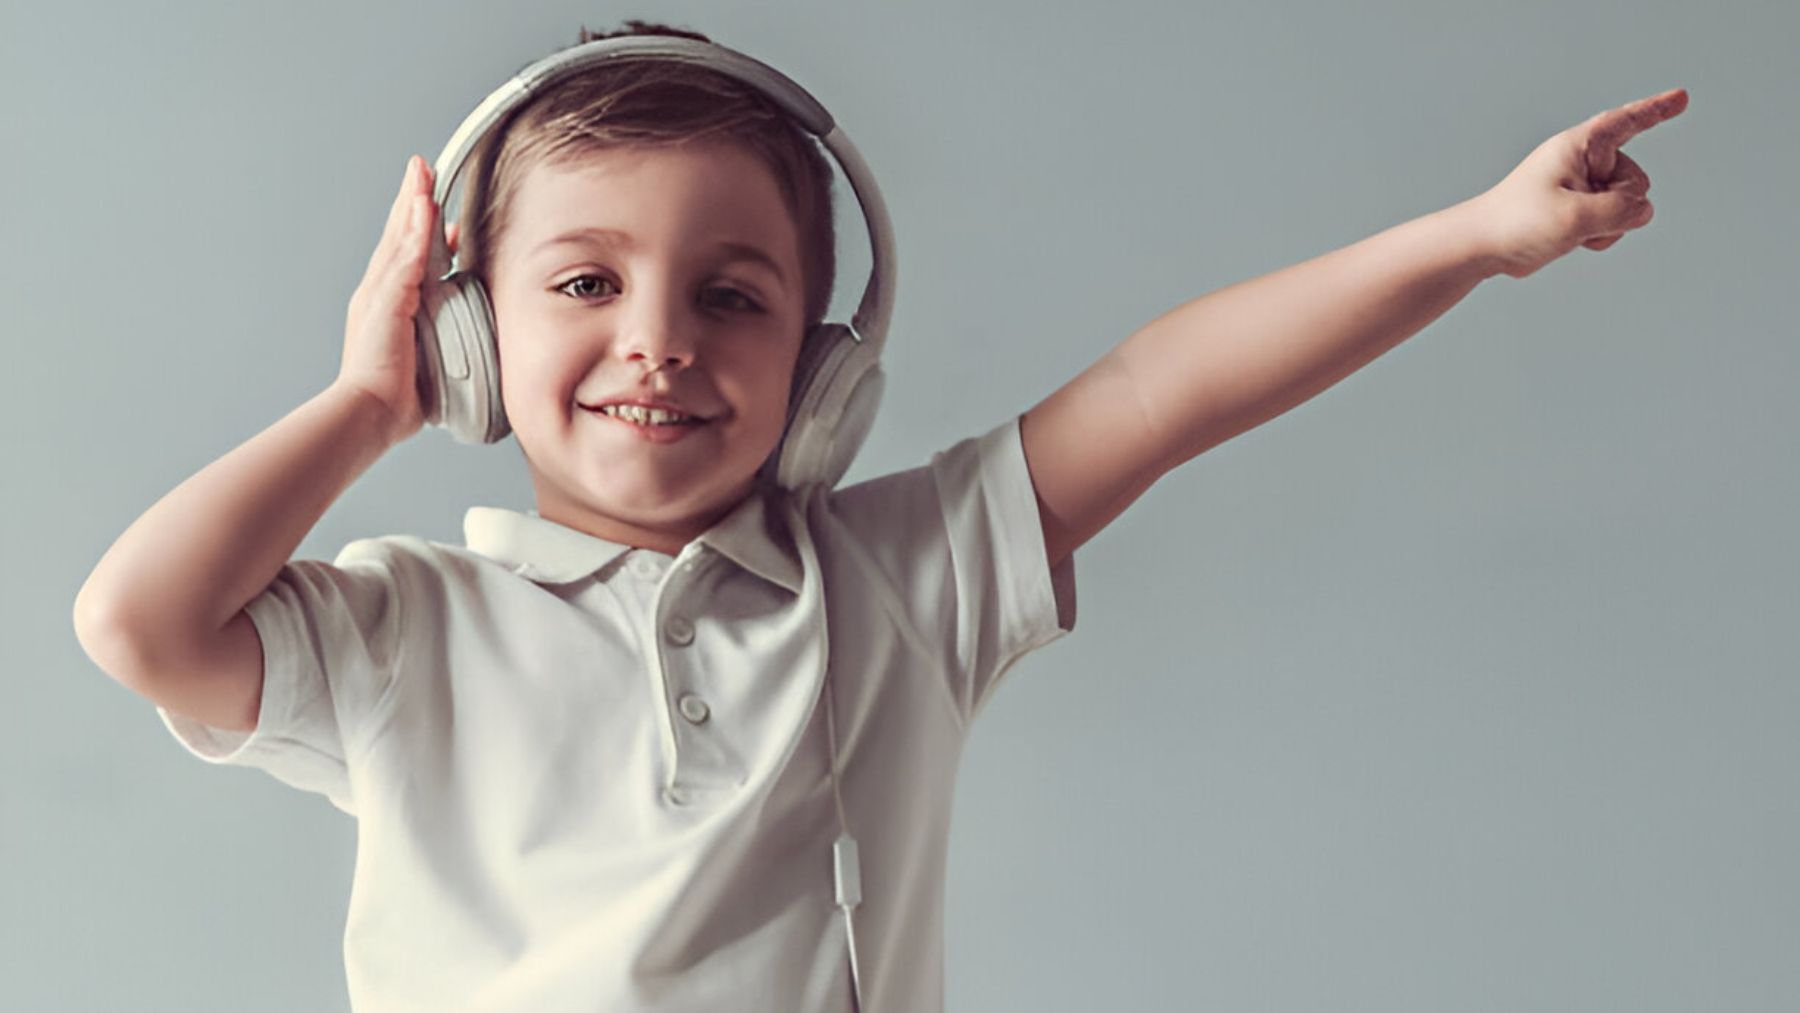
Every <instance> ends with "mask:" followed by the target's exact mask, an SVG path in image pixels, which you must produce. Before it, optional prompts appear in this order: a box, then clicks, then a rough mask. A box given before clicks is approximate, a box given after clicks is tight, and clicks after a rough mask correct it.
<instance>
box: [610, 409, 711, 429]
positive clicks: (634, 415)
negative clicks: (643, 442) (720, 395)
mask: <svg viewBox="0 0 1800 1013" xmlns="http://www.w3.org/2000/svg"><path fill="white" fill-rule="evenodd" d="M587 410H588V411H590V412H593V413H594V414H596V415H605V416H607V417H608V418H614V419H618V420H619V421H620V422H629V423H631V424H632V425H634V426H640V427H642V428H645V429H661V428H672V427H676V426H700V425H705V424H706V423H707V422H708V421H710V420H708V419H705V418H702V417H701V416H699V415H682V414H679V413H677V412H670V411H662V410H660V409H655V408H640V407H638V406H636V405H618V404H610V405H602V406H601V407H599V408H589V409H587Z"/></svg>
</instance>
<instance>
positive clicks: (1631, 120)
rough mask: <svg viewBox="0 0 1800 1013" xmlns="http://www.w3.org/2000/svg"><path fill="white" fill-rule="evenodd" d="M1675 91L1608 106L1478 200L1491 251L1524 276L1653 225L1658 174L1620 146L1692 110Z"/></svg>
mask: <svg viewBox="0 0 1800 1013" xmlns="http://www.w3.org/2000/svg"><path fill="white" fill-rule="evenodd" d="M1687 104H1688V93H1687V90H1686V89H1683V88H1675V89H1672V90H1670V91H1666V92H1663V93H1662V94H1660V95H1653V96H1651V97H1650V98H1646V99H1639V100H1638V101H1636V102H1632V103H1629V104H1627V105H1622V106H1619V107H1618V108H1616V109H1608V110H1607V111H1605V112H1603V113H1599V114H1597V115H1595V116H1593V117H1592V118H1590V119H1588V120H1587V121H1586V122H1584V123H1580V124H1577V125H1576V126H1573V127H1570V128H1569V129H1567V130H1565V131H1563V132H1562V133H1560V134H1557V135H1556V136H1554V137H1552V138H1550V139H1549V140H1547V141H1545V142H1544V143H1543V144H1540V145H1538V147H1537V150H1535V151H1533V152H1532V153H1531V154H1530V155H1529V156H1527V157H1526V159H1525V161H1523V162H1521V163H1519V166H1518V168H1516V169H1514V170H1513V171H1512V172H1511V173H1510V174H1508V175H1507V177H1506V178H1505V179H1503V180H1501V181H1500V182H1499V183H1497V184H1495V185H1494V187H1493V188H1492V189H1490V190H1488V191H1487V192H1486V193H1484V194H1482V195H1481V196H1479V197H1477V198H1475V199H1474V200H1473V201H1471V202H1470V203H1471V204H1473V205H1474V206H1475V207H1476V208H1477V209H1479V212H1480V217H1481V222H1482V228H1483V229H1484V231H1485V233H1486V235H1487V237H1488V238H1487V243H1488V253H1489V254H1490V255H1491V256H1492V257H1494V258H1495V259H1496V260H1497V261H1498V262H1499V264H1500V265H1501V268H1500V269H1501V270H1502V271H1504V272H1505V273H1506V274H1509V275H1512V276H1513V277H1515V278H1524V277H1526V276H1528V275H1530V274H1532V273H1533V272H1535V271H1536V270H1537V269H1538V268H1540V267H1543V266H1544V265H1545V264H1548V263H1550V262H1551V261H1552V260H1555V259H1556V258H1558V257H1560V256H1562V255H1563V254H1565V253H1568V252H1569V251H1570V250H1573V249H1574V248H1575V247H1577V246H1585V247H1587V248H1588V249H1590V250H1604V249H1606V248H1607V247H1609V246H1611V245H1612V244H1614V243H1616V242H1618V241H1619V239H1620V238H1622V237H1623V236H1624V235H1625V233H1626V232H1629V231H1630V230H1632V229H1637V228H1642V227H1644V226H1645V225H1648V224H1649V223H1650V216H1651V214H1652V213H1653V209H1652V208H1651V206H1650V199H1649V198H1648V197H1647V196H1645V194H1647V193H1648V192H1649V190H1650V177H1649V176H1647V175H1645V173H1644V170H1643V168H1642V167H1641V166H1639V165H1638V164H1637V163H1636V162H1634V161H1632V159H1631V158H1630V156H1628V155H1626V154H1625V153H1624V152H1623V151H1620V150H1619V147H1620V146H1621V145H1623V144H1624V143H1625V142H1626V141H1628V140H1630V139H1631V138H1633V137H1635V136H1637V135H1638V134H1641V133H1643V132H1644V131H1646V130H1648V129H1650V128H1651V127H1653V126H1655V125H1657V124H1658V123H1661V122H1662V121H1664V120H1666V119H1669V118H1671V117H1674V116H1676V115H1678V114H1680V113H1681V111H1682V110H1684V109H1686V108H1687Z"/></svg>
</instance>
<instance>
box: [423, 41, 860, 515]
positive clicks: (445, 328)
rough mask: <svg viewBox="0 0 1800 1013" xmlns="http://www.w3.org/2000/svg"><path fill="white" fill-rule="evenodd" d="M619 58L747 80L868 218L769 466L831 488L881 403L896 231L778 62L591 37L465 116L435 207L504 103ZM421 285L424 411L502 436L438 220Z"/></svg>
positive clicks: (454, 429) (451, 424) (491, 371)
mask: <svg viewBox="0 0 1800 1013" xmlns="http://www.w3.org/2000/svg"><path fill="white" fill-rule="evenodd" d="M624 59H656V60H673V61H678V62H684V63H692V64H697V65H700V66H703V67H706V68H708V69H711V70H715V71H718V72H720V73H723V74H726V75H728V76H730V77H733V78H736V79H737V80H739V81H742V82H743V83H745V84H748V85H750V86H751V87H753V88H755V89H757V90H758V91H759V92H761V93H762V94H763V95H764V96H766V97H768V98H769V99H770V100H771V101H773V102H775V103H776V104H777V105H779V106H780V107H781V108H782V109H783V110H784V111H786V112H787V114H788V115H789V116H790V117H791V118H792V119H793V121H794V122H795V123H797V124H798V125H799V126H801V127H802V128H804V129H805V130H806V131H807V132H809V133H811V134H812V135H813V136H815V137H817V138H818V139H819V140H820V142H821V143H823V144H824V146H825V148H826V150H827V151H829V152H831V154H832V155H833V157H835V158H836V159H837V162H838V165H839V166H840V167H841V168H842V169H843V170H844V173H845V175H847V176H848V177H849V179H850V184H851V187H852V188H853V189H854V190H855V192H856V198H857V200H858V202H859V203H860V204H861V205H862V210H863V220H864V221H865V222H866V223H867V225H868V229H869V246H870V248H871V251H872V253H873V259H874V263H873V265H872V266H871V268H870V271H869V281H868V284H867V286H866V287H865V288H864V289H863V296H862V302H861V303H860V304H859V305H858V306H857V310H856V314H855V316H853V317H852V318H851V324H850V325H845V324H838V323H821V324H818V325H816V326H814V327H812V328H811V329H809V330H808V331H807V333H806V336H805V339H804V340H803V341H802V343H801V346H800V356H799V359H798V361H797V363H796V366H795V370H794V387H793V393H792V395H791V396H790V397H789V399H788V421H787V428H786V429H785V430H784V431H783V433H782V438H781V442H780V443H779V444H777V446H776V448H775V451H774V453H772V454H771V455H770V458H769V463H768V465H765V468H764V474H765V475H766V476H767V477H768V478H769V479H770V480H772V481H773V482H774V483H775V484H776V485H778V486H780V487H781V488H784V489H798V488H800V487H801V486H804V485H811V484H820V485H823V486H824V487H826V488H831V487H833V486H835V485H836V484H837V482H838V479H840V478H842V477H843V476H844V472H845V471H846V470H848V469H849V467H850V462H851V461H852V460H854V459H855V457H856V452H857V450H859V449H860V448H861V447H862V444H863V440H864V438H865V437H867V436H868V434H869V427H870V426H871V425H872V424H873V423H874V421H875V412H876V409H877V408H878V407H879V406H880V404H881V391H882V387H883V385H884V383H885V377H884V376H883V374H882V372H881V349H882V347H883V346H884V345H885V344H886V343H887V330H888V320H889V317H890V316H891V313H892V307H893V298H894V274H895V271H894V233H893V226H892V225H891V224H890V223H889V221H888V216H887V206H886V204H884V203H883V202H882V199H881V191H880V190H879V189H878V188H877V187H876V185H875V178H874V176H873V175H871V174H870V172H869V169H868V166H867V165H866V164H865V163H864V162H863V159H862V155H861V154H860V153H859V152H858V151H857V150H856V147H855V145H853V144H851V143H850V139H849V138H848V137H846V136H844V131H843V128H842V127H839V126H838V125H837V124H836V123H835V122H834V121H833V120H832V118H831V114H830V113H828V112H826V111H825V107H824V106H822V105H820V104H819V103H818V101H817V100H815V99H814V98H813V97H812V96H811V95H810V94H808V93H807V92H806V90H805V89H804V88H801V87H800V86H799V85H797V84H795V83H794V82H793V81H792V80H790V79H788V77H787V76H785V75H783V74H782V73H781V72H780V71H777V70H775V69H774V68H773V67H770V66H768V65H767V64H764V63H762V62H760V61H758V60H755V59H752V58H750V57H748V56H745V55H744V54H742V53H739V52H737V51H736V50H733V49H728V48H726V47H724V46H721V45H718V44H717V43H711V42H701V41H699V40H697V39H686V38H677V37H673V36H641V35H640V36H623V37H618V38H610V39H598V40H595V41H593V42H588V43H584V44H582V45H579V46H575V47H573V48H571V49H567V50H564V51H562V52H559V53H555V54H553V55H551V56H547V57H545V58H544V59H542V60H539V61H537V62H536V63H533V64H531V65H530V66H528V67H526V68H525V69H524V70H521V71H520V72H519V73H518V74H517V75H516V76H514V77H513V79H512V80H510V81H508V82H507V83H506V84H504V85H502V86H501V87H500V88H499V89H498V90H496V91H495V92H494V93H493V94H491V95H489V96H488V97H487V98H486V99H484V100H482V102H481V104H480V105H478V106H476V107H475V111H474V112H472V113H470V114H469V116H468V118H467V119H465V120H463V123H462V126H460V127H458V128H457V129H456V133H454V134H452V135H451V137H450V142H449V143H448V144H446V145H444V150H443V152H442V153H441V154H439V155H438V159H437V164H436V180H437V186H436V191H437V192H436V194H435V195H434V199H435V200H436V202H437V206H438V207H439V208H444V207H446V206H447V204H446V200H447V199H448V198H449V196H450V193H451V190H452V188H453V187H454V185H455V183H456V181H457V179H458V177H460V176H461V174H462V171H463V168H464V164H465V163H466V162H467V161H468V158H469V154H470V152H472V151H473V150H474V149H475V147H476V145H477V144H478V143H479V142H480V141H481V139H482V138H483V137H484V136H485V135H486V134H487V133H488V132H489V131H490V130H492V129H493V128H494V127H495V125H496V124H499V123H500V122H501V121H502V120H504V119H505V118H506V116H507V115H508V114H509V113H511V112H512V111H513V110H515V109H517V108H518V107H519V106H521V105H522V104H523V103H524V102H525V101H527V100H528V99H530V98H531V97H532V96H534V95H536V94H538V93H539V92H541V91H542V90H543V89H544V88H545V87H547V86H548V85H550V84H551V83H553V82H555V81H557V80H560V79H561V78H564V77H566V76H568V75H571V74H575V73H578V72H580V71H582V70H586V69H588V68H590V67H593V66H596V65H598V64H600V63H604V62H608V61H611V60H624ZM420 293H421V298H420V300H419V312H418V314H417V316H416V318H415V331H416V336H417V339H418V350H419V354H418V357H417V358H418V390H419V404H420V407H421V408H422V409H423V410H424V415H425V421H426V422H427V423H430V424H432V425H438V426H442V427H444V428H446V429H448V430H450V432H451V434H452V435H454V436H455V437H456V438H457V439H458V440H460V441H462V442H464V443H493V442H495V441H497V440H501V439H504V438H505V437H506V434H507V433H509V432H511V431H512V426H511V425H510V424H509V423H508V422H507V419H506V411H505V409H504V408H503V407H502V405H501V401H500V357H499V351H498V345H497V343H496V340H495V327H494V310H493V306H492V304H491V303H490V302H489V301H488V295H487V292H486V290H485V289H483V287H482V284H481V280H480V279H479V278H477V277H475V276H474V275H473V274H472V273H469V272H465V271H463V270H461V269H460V268H459V267H458V268H454V269H453V267H452V264H451V257H450V249H449V246H448V245H447V244H446V242H445V240H444V237H443V235H442V233H441V231H440V230H433V235H432V237H431V252H430V254H429V259H428V260H427V262H426V275H425V282H424V284H423V285H421V286H420Z"/></svg>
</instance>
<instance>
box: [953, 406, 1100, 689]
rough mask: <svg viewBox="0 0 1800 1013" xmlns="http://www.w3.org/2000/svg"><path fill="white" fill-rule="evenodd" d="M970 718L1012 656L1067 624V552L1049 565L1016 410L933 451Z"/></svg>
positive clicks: (1071, 586) (1070, 598)
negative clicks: (984, 429) (970, 435)
mask: <svg viewBox="0 0 1800 1013" xmlns="http://www.w3.org/2000/svg"><path fill="white" fill-rule="evenodd" d="M931 471H932V476H933V478H934V479H935V480H936V487H937V497H938V506H939V509H940V510H941V511H942V514H943V519H944V529H945V532H946V535H947V537H948V539H949V547H950V562H951V567H952V570H953V576H954V581H955V587H956V630H957V633H956V654H957V660H958V662H959V663H960V665H961V668H962V672H963V676H964V677H965V678H967V679H968V681H969V682H968V686H967V687H966V691H967V705H968V707H969V714H970V717H973V716H974V715H975V714H976V713H979V712H980V710H981V708H982V706H983V705H984V704H986V702H987V700H988V698H989V697H990V696H991V695H992V693H993V689H994V686H995V685H997V684H998V683H999V681H1000V677H1001V676H1002V675H1004V674H1005V673H1006V670H1007V669H1008V668H1010V667H1012V665H1013V663H1014V662H1016V661H1018V660H1019V659H1020V658H1022V657H1024V656H1025V655H1026V654H1028V653H1030V652H1031V651H1034V650H1036V649H1038V648H1040V647H1043V646H1044V645H1046V644H1048V643H1050V642H1051V641H1053V640H1056V639H1057V638H1059V637H1061V636H1062V635H1063V634H1065V633H1067V632H1069V631H1070V630H1073V629H1074V628H1075V556H1074V554H1073V553H1071V554H1070V555H1069V557H1068V558H1067V559H1064V560H1063V561H1062V563H1061V564H1060V565H1058V566H1057V567H1056V569H1055V570H1051V569H1050V565H1049V557H1048V556H1047V555H1046V553H1045V549H1044V528H1043V523H1042V521H1041V520H1040V519H1039V517H1038V505H1037V491H1036V489H1035V488H1034V487H1033V486H1032V484H1031V473H1030V471H1029V470H1028V469H1027V467H1026V462H1025V444H1024V441H1023V440H1022V439H1021V438H1020V435H1019V420H1018V418H1017V417H1016V416H1015V417H1014V418H1012V419H1009V420H1008V421H1006V422H1005V423H1002V424H1001V425H999V426H996V427H995V428H994V429H992V430H989V431H988V432H987V433H986V434H984V435H982V436H980V437H974V438H971V439H967V440H963V441H962V442H960V443H957V444H956V445H954V446H952V447H950V448H949V449H947V450H943V451H940V452H938V453H937V454H935V455H933V457H932V461H931Z"/></svg>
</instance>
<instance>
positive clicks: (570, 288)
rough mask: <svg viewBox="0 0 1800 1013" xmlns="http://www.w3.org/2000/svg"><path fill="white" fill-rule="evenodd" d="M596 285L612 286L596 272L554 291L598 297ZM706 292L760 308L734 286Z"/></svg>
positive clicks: (732, 304) (752, 309) (746, 308)
mask: <svg viewBox="0 0 1800 1013" xmlns="http://www.w3.org/2000/svg"><path fill="white" fill-rule="evenodd" d="M596 285H606V286H609V287H610V286H612V280H611V279H609V278H603V277H601V276H600V275H597V274H583V275H577V276H576V277H573V278H570V279H569V280H568V281H565V282H563V283H562V284H561V285H558V286H557V287H556V291H558V292H561V293H563V294H565V295H569V296H573V297H575V298H577V299H598V298H600V296H601V294H602V293H601V292H600V291H597V290H596V289H595V287H594V286H596ZM707 292H709V293H723V294H724V295H725V296H727V297H728V298H727V299H726V300H725V304H726V307H727V308H728V309H738V310H744V311H747V312H751V313H754V312H756V311H758V310H759V309H761V307H759V306H757V304H756V301H755V300H754V299H751V298H750V297H749V296H747V295H745V294H744V293H742V292H740V291H738V290H737V289H735V288H725V287H723V286H715V287H713V288H709V289H707ZM733 298H735V300H736V301H735V302H733V301H732V299H733Z"/></svg>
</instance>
